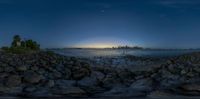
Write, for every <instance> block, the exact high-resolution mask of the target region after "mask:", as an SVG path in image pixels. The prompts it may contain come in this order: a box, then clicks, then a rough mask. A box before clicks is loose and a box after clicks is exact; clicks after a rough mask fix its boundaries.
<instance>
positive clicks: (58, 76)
mask: <svg viewBox="0 0 200 99" xmlns="http://www.w3.org/2000/svg"><path fill="white" fill-rule="evenodd" d="M53 76H54V77H55V78H61V77H62V73H60V72H58V71H54V72H53Z"/></svg>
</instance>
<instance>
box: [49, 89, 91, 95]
mask: <svg viewBox="0 0 200 99" xmlns="http://www.w3.org/2000/svg"><path fill="white" fill-rule="evenodd" d="M52 93H53V94H56V95H67V96H77V97H80V96H86V95H87V93H86V92H85V91H84V90H82V89H80V88H79V87H65V88H59V89H52Z"/></svg>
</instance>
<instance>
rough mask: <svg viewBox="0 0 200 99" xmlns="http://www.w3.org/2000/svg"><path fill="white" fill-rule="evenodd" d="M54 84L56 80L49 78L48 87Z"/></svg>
mask: <svg viewBox="0 0 200 99" xmlns="http://www.w3.org/2000/svg"><path fill="white" fill-rule="evenodd" d="M54 85H55V82H54V80H49V81H48V83H47V87H50V88H51V87H54Z"/></svg>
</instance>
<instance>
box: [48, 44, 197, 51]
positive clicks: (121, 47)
mask: <svg viewBox="0 0 200 99" xmlns="http://www.w3.org/2000/svg"><path fill="white" fill-rule="evenodd" d="M46 49H54V50H56V49H57V50H63V49H113V50H115V49H131V50H162V51H163V50H200V48H145V47H140V46H127V45H126V46H117V47H107V48H81V47H65V48H46Z"/></svg>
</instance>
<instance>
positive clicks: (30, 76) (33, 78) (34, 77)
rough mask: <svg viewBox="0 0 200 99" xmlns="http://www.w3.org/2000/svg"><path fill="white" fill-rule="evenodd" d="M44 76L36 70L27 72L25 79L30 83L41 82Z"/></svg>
mask: <svg viewBox="0 0 200 99" xmlns="http://www.w3.org/2000/svg"><path fill="white" fill-rule="evenodd" d="M41 79H42V76H41V75H39V74H37V73H35V72H28V73H25V76H24V80H25V81H26V82H28V83H39V82H40V80H41Z"/></svg>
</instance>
